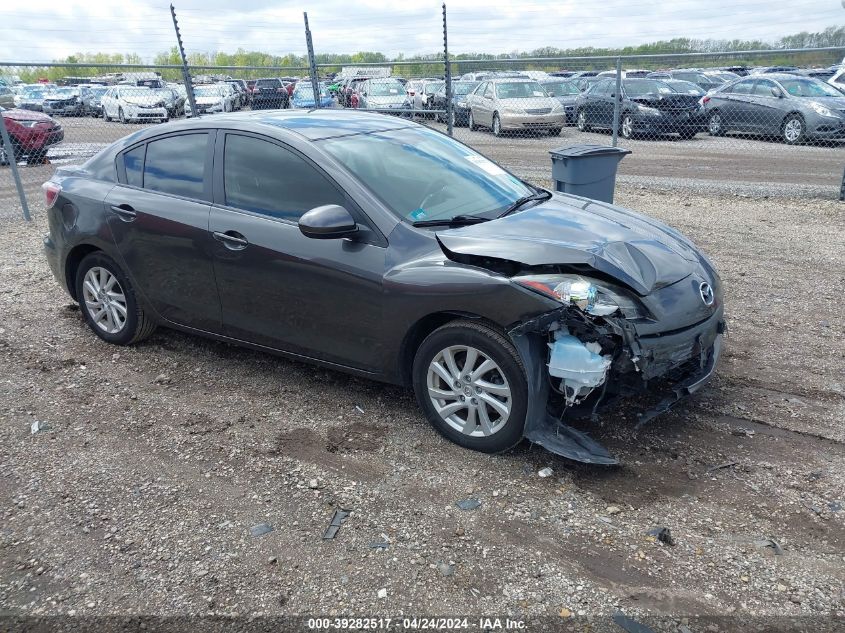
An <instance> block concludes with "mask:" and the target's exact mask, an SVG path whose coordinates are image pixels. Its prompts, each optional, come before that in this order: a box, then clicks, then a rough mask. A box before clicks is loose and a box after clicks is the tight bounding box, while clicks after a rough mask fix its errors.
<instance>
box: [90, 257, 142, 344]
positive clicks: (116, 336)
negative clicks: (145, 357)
mask: <svg viewBox="0 0 845 633" xmlns="http://www.w3.org/2000/svg"><path fill="white" fill-rule="evenodd" d="M76 298H77V300H78V301H79V306H80V308H81V312H82V315H83V317H84V318H85V322H86V323H87V324H88V327H90V328H91V329H92V330H93V331H94V334H96V335H97V336H99V337H100V338H101V339H103V340H104V341H107V342H109V343H113V344H115V345H130V344H132V343H137V342H138V341H141V340H143V339H145V338H147V337H148V336H149V335H150V334H152V332H153V330H155V322H154V321H153V320H152V319H151V318H150V317H149V316H148V315H147V313H146V312H145V310H144V309H143V307H141V305H140V304H139V303H138V300H137V297H136V295H135V289H134V288H133V286H132V283H131V282H130V281H129V279H128V277H127V276H126V275H125V274H124V272H123V270H122V269H121V268H120V266H118V265H117V263H116V262H115V261H114V260H113V259H112V258H111V257H109V256H108V255H106V254H105V253H103V252H100V251H97V252H94V253H91V254H90V255H88V256H87V257H85V259H83V260H82V262H81V263H80V264H79V269H78V270H77V271H76Z"/></svg>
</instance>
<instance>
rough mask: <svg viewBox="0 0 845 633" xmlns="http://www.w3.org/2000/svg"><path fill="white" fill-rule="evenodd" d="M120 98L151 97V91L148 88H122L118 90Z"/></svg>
mask: <svg viewBox="0 0 845 633" xmlns="http://www.w3.org/2000/svg"><path fill="white" fill-rule="evenodd" d="M120 96H121V97H151V96H153V91H152V90H150V89H149V88H122V89H121V90H120Z"/></svg>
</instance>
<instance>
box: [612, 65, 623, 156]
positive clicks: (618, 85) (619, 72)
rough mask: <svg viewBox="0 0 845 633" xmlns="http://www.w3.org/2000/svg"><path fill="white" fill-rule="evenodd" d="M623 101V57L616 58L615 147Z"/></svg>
mask: <svg viewBox="0 0 845 633" xmlns="http://www.w3.org/2000/svg"><path fill="white" fill-rule="evenodd" d="M621 103H622V58H621V57H617V58H616V91H615V92H614V97H613V147H616V142H617V140H618V139H619V110H620V108H619V105H620V104H621Z"/></svg>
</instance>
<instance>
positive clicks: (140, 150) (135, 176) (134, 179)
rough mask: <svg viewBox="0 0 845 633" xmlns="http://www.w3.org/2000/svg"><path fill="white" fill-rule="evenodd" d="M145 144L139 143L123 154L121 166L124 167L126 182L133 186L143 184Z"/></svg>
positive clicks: (141, 185)
mask: <svg viewBox="0 0 845 633" xmlns="http://www.w3.org/2000/svg"><path fill="white" fill-rule="evenodd" d="M146 149H147V146H146V145H139V146H138V147H136V148H135V149H131V150H129V151H128V152H126V153H124V154H123V166H124V168H125V169H126V184H127V185H132V186H133V187H143V186H144V150H146Z"/></svg>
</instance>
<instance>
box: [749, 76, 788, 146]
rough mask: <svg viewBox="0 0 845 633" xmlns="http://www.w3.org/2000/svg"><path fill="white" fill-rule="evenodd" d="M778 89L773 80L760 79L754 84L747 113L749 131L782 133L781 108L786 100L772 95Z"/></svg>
mask: <svg viewBox="0 0 845 633" xmlns="http://www.w3.org/2000/svg"><path fill="white" fill-rule="evenodd" d="M778 89H779V87H778V85H777V84H776V83H775V82H774V81H772V80H771V79H758V80H757V82H756V83H755V84H754V91H753V93H752V95H751V99H749V107H748V113H747V117H748V120H747V123H746V125H747V126H748V129H749V130H754V131H756V132H763V133H766V134H778V133H780V122H781V119H782V118H783V113H782V112H781V108H782V107H783V102H784V99H782V98H780V97H776V96H775V95H774V94H773V93H772V91H773V90H778Z"/></svg>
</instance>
